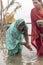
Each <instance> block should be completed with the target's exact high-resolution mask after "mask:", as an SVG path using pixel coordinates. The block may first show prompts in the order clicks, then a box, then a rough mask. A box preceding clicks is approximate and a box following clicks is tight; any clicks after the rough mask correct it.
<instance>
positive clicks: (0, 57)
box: [0, 47, 43, 65]
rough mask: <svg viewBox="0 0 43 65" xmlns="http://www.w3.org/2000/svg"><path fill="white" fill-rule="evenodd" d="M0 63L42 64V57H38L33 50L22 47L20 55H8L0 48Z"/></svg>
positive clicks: (9, 64) (8, 64) (5, 64)
mask: <svg viewBox="0 0 43 65" xmlns="http://www.w3.org/2000/svg"><path fill="white" fill-rule="evenodd" d="M0 65H43V57H41V58H38V57H37V56H36V53H35V52H34V51H32V52H31V51H28V49H26V48H25V47H24V48H23V51H22V55H21V54H18V55H16V56H11V57H10V56H8V55H7V52H5V50H1V49H0Z"/></svg>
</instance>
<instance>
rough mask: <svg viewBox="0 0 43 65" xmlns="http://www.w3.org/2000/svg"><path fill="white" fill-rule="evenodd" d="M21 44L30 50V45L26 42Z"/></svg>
mask: <svg viewBox="0 0 43 65" xmlns="http://www.w3.org/2000/svg"><path fill="white" fill-rule="evenodd" d="M21 45H24V46H25V47H26V48H28V49H29V50H30V51H32V48H31V46H30V45H29V44H28V43H26V42H21Z"/></svg>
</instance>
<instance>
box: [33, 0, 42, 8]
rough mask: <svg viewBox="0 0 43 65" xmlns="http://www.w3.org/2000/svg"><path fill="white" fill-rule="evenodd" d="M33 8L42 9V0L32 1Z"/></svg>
mask: <svg viewBox="0 0 43 65" xmlns="http://www.w3.org/2000/svg"><path fill="white" fill-rule="evenodd" d="M32 1H33V5H34V6H35V8H37V9H40V8H41V7H42V0H32Z"/></svg>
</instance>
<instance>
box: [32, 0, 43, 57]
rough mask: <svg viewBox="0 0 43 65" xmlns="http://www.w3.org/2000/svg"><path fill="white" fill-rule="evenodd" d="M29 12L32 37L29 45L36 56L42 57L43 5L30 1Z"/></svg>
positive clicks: (37, 0)
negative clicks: (30, 8)
mask: <svg viewBox="0 0 43 65" xmlns="http://www.w3.org/2000/svg"><path fill="white" fill-rule="evenodd" d="M32 1H33V5H34V8H33V9H32V10H31V22H32V35H33V36H32V37H31V43H32V45H33V46H34V47H35V48H36V50H37V55H38V56H43V4H42V1H41V0H32Z"/></svg>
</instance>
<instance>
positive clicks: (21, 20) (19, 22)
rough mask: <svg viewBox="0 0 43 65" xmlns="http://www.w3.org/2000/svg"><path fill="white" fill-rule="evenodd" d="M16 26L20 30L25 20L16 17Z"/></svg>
mask: <svg viewBox="0 0 43 65" xmlns="http://www.w3.org/2000/svg"><path fill="white" fill-rule="evenodd" d="M16 26H17V28H18V30H19V31H22V30H23V28H24V26H25V21H24V20H23V19H18V20H17V21H16Z"/></svg>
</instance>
